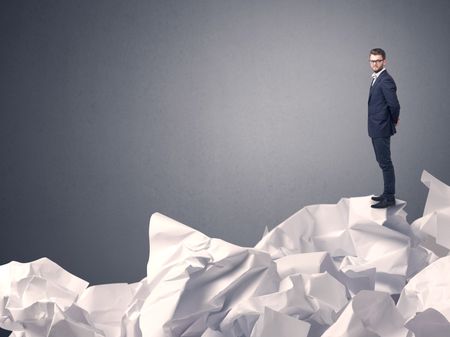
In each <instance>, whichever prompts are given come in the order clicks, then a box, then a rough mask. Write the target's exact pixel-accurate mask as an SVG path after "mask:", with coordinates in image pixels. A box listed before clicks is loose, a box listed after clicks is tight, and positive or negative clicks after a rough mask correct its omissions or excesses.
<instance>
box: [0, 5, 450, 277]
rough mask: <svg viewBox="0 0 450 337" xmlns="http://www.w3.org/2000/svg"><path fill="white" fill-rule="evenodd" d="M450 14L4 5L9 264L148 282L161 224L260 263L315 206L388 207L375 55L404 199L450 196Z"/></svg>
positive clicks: (0, 159) (0, 135) (2, 160)
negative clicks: (393, 85)
mask: <svg viewBox="0 0 450 337" xmlns="http://www.w3.org/2000/svg"><path fill="white" fill-rule="evenodd" d="M449 17H450V2H448V1H446V0H444V1H425V0H423V1H410V0H408V1H390V0H389V1H388V0H379V1H357V0H354V1H331V0H330V1H316V0H314V1H289V2H285V1H261V0H258V1H187V0H183V1H159V2H150V1H78V0H76V1H75V0H74V1H56V0H55V1H47V0H44V1H43V0H39V1H38V0H36V1H16V0H14V1H12V0H11V1H5V0H3V1H1V3H0V18H1V19H0V25H1V26H0V43H1V53H0V86H1V87H0V95H1V100H0V104H1V120H0V150H1V156H0V173H1V181H0V193H1V195H0V197H1V200H0V207H1V208H0V211H1V215H0V225H1V246H0V250H1V251H0V264H3V263H7V262H9V261H10V260H18V261H30V260H34V259H36V258H39V257H43V256H47V257H49V258H51V259H52V260H54V261H55V262H57V263H59V264H60V265H61V266H63V267H64V268H65V269H67V270H69V271H70V272H72V273H74V274H76V275H78V276H80V277H82V278H84V279H86V280H88V281H90V282H91V283H93V284H97V283H105V282H108V283H109V282H120V281H125V282H133V281H137V280H139V279H141V278H142V277H144V276H145V268H146V262H147V256H148V220H149V217H150V215H151V214H152V213H153V212H156V211H158V212H161V213H164V214H166V215H168V216H170V217H173V218H175V219H177V220H179V221H181V222H183V223H185V224H188V225H190V226H192V227H194V228H197V229H199V230H201V231H203V232H204V233H206V234H207V235H209V236H213V237H219V238H222V239H224V240H227V241H230V242H233V243H236V244H239V245H246V246H252V245H254V244H255V243H256V242H257V241H258V240H259V238H260V236H261V235H262V233H263V230H264V227H265V226H268V227H269V228H272V227H274V226H275V225H277V224H278V223H280V222H281V221H282V220H284V219H286V218H287V217H289V216H290V215H291V214H292V213H294V212H296V211H297V210H299V209H300V208H302V207H303V206H305V205H309V204H315V203H335V202H337V201H338V200H339V199H340V198H341V197H350V196H361V195H368V194H371V193H379V192H381V186H382V182H381V179H382V178H381V172H380V170H379V168H378V167H377V164H376V162H375V159H374V155H373V150H372V147H371V143H370V140H369V138H368V136H367V130H366V118H367V117H366V114H367V95H368V89H369V84H370V74H371V71H370V69H369V64H368V61H367V60H368V51H369V50H370V48H372V47H382V48H385V49H386V51H387V53H388V69H389V71H390V72H391V74H392V75H393V76H394V78H395V80H396V82H397V85H398V96H399V99H400V103H401V107H402V110H401V116H400V127H399V131H398V134H397V135H395V136H394V138H393V140H392V143H393V144H392V152H393V160H394V164H395V168H396V172H397V190H398V197H399V198H401V199H404V200H406V201H407V202H408V205H407V208H406V210H407V212H408V213H409V220H414V219H415V218H417V217H419V216H420V215H421V214H422V211H423V206H424V202H425V197H426V192H427V190H426V188H425V187H424V186H423V185H422V184H421V183H420V175H421V172H422V170H423V169H427V170H429V171H430V173H432V174H433V175H435V176H436V177H438V178H440V179H441V180H443V181H445V182H447V183H450V157H449V150H448V149H449V147H450V135H449V131H448V130H449V126H450V114H449V106H450V90H449V89H450V85H449V83H450V81H449V78H450V68H449V64H448V62H449V60H450V47H449V44H448V39H449V36H450V21H449V20H448V18H449Z"/></svg>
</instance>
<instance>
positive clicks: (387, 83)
mask: <svg viewBox="0 0 450 337" xmlns="http://www.w3.org/2000/svg"><path fill="white" fill-rule="evenodd" d="M380 84H381V90H382V91H383V95H384V98H385V99H386V103H387V105H388V107H389V111H390V112H391V118H392V121H393V122H394V124H397V122H398V117H399V115H400V103H399V102H398V98H397V86H396V85H395V82H394V80H393V79H392V77H387V78H386V79H385V80H384V81H383V82H382V83H380Z"/></svg>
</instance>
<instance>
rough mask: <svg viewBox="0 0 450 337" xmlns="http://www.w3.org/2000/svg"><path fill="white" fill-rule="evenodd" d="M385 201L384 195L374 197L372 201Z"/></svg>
mask: <svg viewBox="0 0 450 337" xmlns="http://www.w3.org/2000/svg"><path fill="white" fill-rule="evenodd" d="M383 199H384V196H383V194H382V195H380V196H378V197H372V200H373V201H381V200H383Z"/></svg>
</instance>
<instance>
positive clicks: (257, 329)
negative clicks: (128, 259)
mask: <svg viewBox="0 0 450 337" xmlns="http://www.w3.org/2000/svg"><path fill="white" fill-rule="evenodd" d="M422 181H423V182H424V183H425V184H426V185H427V186H428V187H429V188H430V193H429V196H428V199H427V206H426V207H425V212H424V216H423V217H422V218H420V219H418V220H416V221H415V222H414V226H413V229H414V231H412V230H411V228H410V227H409V224H408V223H407V221H406V213H405V211H404V210H403V208H404V206H405V203H404V202H402V201H398V203H397V205H396V206H395V207H393V208H389V209H388V210H374V209H372V208H370V204H371V203H372V202H371V200H370V196H367V197H357V198H343V199H341V200H340V201H339V202H338V203H337V204H334V205H312V206H307V207H305V208H303V209H301V210H300V211H298V212H297V213H295V214H294V215H292V216H291V217H289V218H288V219H287V220H285V221H283V222H282V223H281V224H280V225H278V226H276V227H275V228H273V229H272V230H271V231H269V232H266V233H265V235H264V236H263V238H262V239H261V241H260V242H258V244H257V245H256V246H255V247H254V248H250V247H240V246H237V245H233V244H231V243H228V242H226V241H223V240H220V239H215V238H209V237H207V236H206V235H204V234H202V233H201V232H199V231H197V230H194V229H193V228H190V227H188V226H186V225H184V224H182V223H180V222H177V221H175V220H173V219H171V218H169V217H167V216H165V215H162V214H160V213H155V214H153V215H152V217H151V219H150V231H149V239H150V254H149V260H148V264H147V277H146V278H145V279H143V280H141V281H139V282H136V283H133V284H126V283H123V284H122V283H119V284H106V285H98V286H92V287H89V288H88V287H87V286H88V283H87V282H86V281H83V280H81V279H79V278H77V277H75V276H74V275H72V274H70V273H68V272H66V271H65V270H64V269H62V268H61V267H59V266H58V265H57V264H55V263H54V262H52V261H50V260H48V259H46V258H43V259H39V260H36V261H33V262H30V263H18V262H11V263H9V264H6V265H3V266H0V326H1V327H2V328H5V329H8V330H14V332H13V333H12V335H11V336H13V337H48V336H52V337H61V336H64V337H66V336H73V337H81V336H83V337H84V336H90V337H91V336H92V337H100V336H102V337H163V336H164V337H167V336H184V337H188V336H189V337H192V336H198V337H237V336H246V337H268V336H276V337H284V336H293V335H295V336H308V337H319V336H322V335H323V336H324V337H331V336H333V337H338V336H346V337H357V336H364V337H370V336H382V337H384V336H386V337H412V334H413V333H415V334H416V337H421V336H424V331H425V330H424V329H423V327H428V328H429V329H434V330H433V331H437V332H436V333H442V331H444V330H445V329H447V328H448V321H449V317H450V306H449V304H448V303H450V295H449V294H450V278H449V277H448V275H450V261H449V258H450V257H444V258H441V259H439V260H438V259H437V256H436V255H435V254H433V253H432V252H431V251H430V250H428V249H426V248H424V247H423V246H422V241H421V240H423V239H424V238H425V237H426V236H433V237H435V238H436V242H437V243H438V244H439V245H442V247H448V243H449V242H450V233H449V231H448V228H449V227H450V226H449V218H448V213H447V212H448V209H449V208H450V188H449V187H448V186H447V185H445V184H444V183H442V182H440V181H439V180H437V179H436V178H434V177H432V176H431V175H430V174H428V173H427V172H424V174H423V176H422ZM430 263H431V264H430ZM407 282H408V283H407ZM406 283H407V285H406V286H405V284H406ZM400 292H401V296H400V299H399V302H398V306H397V307H396V306H395V305H394V303H393V301H392V299H391V297H390V294H398V293H400ZM405 324H406V325H405ZM275 327H276V329H275V330H274V328H275ZM408 329H409V330H408ZM430 331H431V330H430ZM408 334H409V335H408ZM427 337H431V336H430V335H428V336H427Z"/></svg>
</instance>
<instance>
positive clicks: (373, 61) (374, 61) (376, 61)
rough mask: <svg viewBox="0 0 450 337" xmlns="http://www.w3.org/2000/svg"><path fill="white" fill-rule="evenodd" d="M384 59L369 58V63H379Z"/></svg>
mask: <svg viewBox="0 0 450 337" xmlns="http://www.w3.org/2000/svg"><path fill="white" fill-rule="evenodd" d="M383 61H384V60H369V62H370V63H380V62H383Z"/></svg>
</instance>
